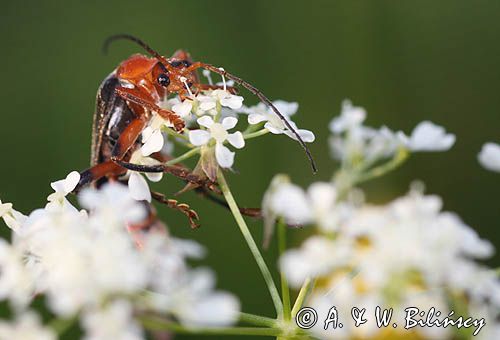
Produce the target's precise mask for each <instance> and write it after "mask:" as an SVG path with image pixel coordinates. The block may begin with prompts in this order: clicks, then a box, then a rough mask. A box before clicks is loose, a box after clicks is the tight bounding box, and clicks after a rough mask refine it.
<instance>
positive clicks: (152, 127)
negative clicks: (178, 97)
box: [141, 98, 175, 157]
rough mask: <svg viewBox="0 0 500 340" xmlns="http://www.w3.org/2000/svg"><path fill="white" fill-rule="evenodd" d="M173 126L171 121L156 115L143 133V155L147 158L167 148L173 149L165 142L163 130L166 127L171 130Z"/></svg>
mask: <svg viewBox="0 0 500 340" xmlns="http://www.w3.org/2000/svg"><path fill="white" fill-rule="evenodd" d="M174 99H175V98H174ZM172 126H173V125H172V124H171V123H170V122H169V121H167V120H165V119H164V118H163V117H161V116H160V115H159V114H154V115H153V118H151V120H150V122H149V124H148V126H147V127H146V128H145V129H144V130H143V131H142V135H141V136H142V143H143V145H142V147H141V153H142V155H143V156H145V157H147V156H150V155H151V154H153V153H155V152H160V151H162V149H163V148H164V147H165V146H167V147H171V144H170V143H167V141H166V140H165V138H164V136H163V132H162V129H163V128H164V127H165V128H171V127H172Z"/></svg>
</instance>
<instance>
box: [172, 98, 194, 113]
mask: <svg viewBox="0 0 500 340" xmlns="http://www.w3.org/2000/svg"><path fill="white" fill-rule="evenodd" d="M192 108H193V102H192V101H191V100H189V99H186V100H184V101H183V102H182V103H178V104H175V105H174V106H172V111H174V112H175V113H177V114H178V115H179V116H181V117H185V116H187V115H189V113H190V112H191V109H192Z"/></svg>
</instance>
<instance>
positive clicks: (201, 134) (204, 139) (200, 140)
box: [189, 130, 210, 146]
mask: <svg viewBox="0 0 500 340" xmlns="http://www.w3.org/2000/svg"><path fill="white" fill-rule="evenodd" d="M209 140H210V133H208V132H207V131H204V130H191V131H189V141H190V142H191V144H193V145H196V146H200V145H205V144H207V143H208V141H209Z"/></svg>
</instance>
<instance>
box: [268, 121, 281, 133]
mask: <svg viewBox="0 0 500 340" xmlns="http://www.w3.org/2000/svg"><path fill="white" fill-rule="evenodd" d="M264 127H265V128H266V129H268V130H269V132H271V133H272V134H275V135H281V134H282V133H284V132H285V130H283V129H278V128H277V127H276V126H274V125H273V124H272V123H270V122H267V123H266V124H264Z"/></svg>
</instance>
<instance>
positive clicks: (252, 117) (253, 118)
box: [248, 113, 267, 125]
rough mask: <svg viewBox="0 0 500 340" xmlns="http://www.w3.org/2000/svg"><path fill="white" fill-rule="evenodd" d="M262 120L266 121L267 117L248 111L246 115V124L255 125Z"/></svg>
mask: <svg viewBox="0 0 500 340" xmlns="http://www.w3.org/2000/svg"><path fill="white" fill-rule="evenodd" d="M264 121H267V118H266V116H264V115H261V114H260V113H250V114H249V115H248V124H251V125H255V124H259V123H260V122H264Z"/></svg>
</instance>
